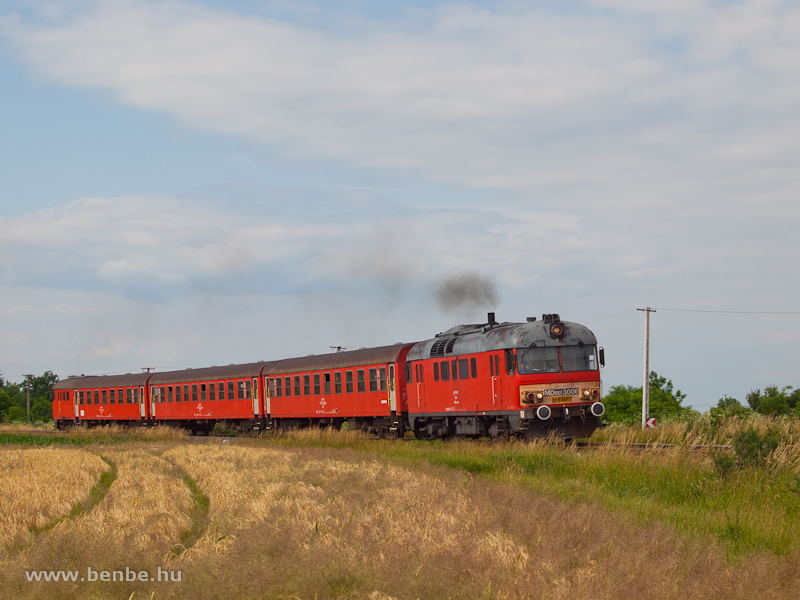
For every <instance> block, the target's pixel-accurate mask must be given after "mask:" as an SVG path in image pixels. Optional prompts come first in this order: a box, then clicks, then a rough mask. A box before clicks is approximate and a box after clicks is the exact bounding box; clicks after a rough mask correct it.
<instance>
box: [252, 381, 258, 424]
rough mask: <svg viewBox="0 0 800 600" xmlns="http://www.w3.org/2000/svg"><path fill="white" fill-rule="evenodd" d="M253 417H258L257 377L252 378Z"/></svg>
mask: <svg viewBox="0 0 800 600" xmlns="http://www.w3.org/2000/svg"><path fill="white" fill-rule="evenodd" d="M253 416H256V417H257V416H258V377H253Z"/></svg>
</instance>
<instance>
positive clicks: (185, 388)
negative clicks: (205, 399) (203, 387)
mask: <svg viewBox="0 0 800 600" xmlns="http://www.w3.org/2000/svg"><path fill="white" fill-rule="evenodd" d="M183 401H184V402H189V384H188V383H187V384H186V385H185V386H183Z"/></svg>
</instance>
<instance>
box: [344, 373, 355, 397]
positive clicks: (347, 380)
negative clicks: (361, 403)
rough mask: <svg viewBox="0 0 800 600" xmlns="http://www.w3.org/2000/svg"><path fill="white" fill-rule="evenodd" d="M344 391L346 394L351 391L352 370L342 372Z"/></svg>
mask: <svg viewBox="0 0 800 600" xmlns="http://www.w3.org/2000/svg"><path fill="white" fill-rule="evenodd" d="M344 391H345V392H347V393H348V394H352V393H353V372H352V371H345V372H344Z"/></svg>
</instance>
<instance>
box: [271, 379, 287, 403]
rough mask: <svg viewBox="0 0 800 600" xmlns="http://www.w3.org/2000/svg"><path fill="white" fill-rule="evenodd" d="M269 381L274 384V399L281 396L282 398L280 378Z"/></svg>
mask: <svg viewBox="0 0 800 600" xmlns="http://www.w3.org/2000/svg"><path fill="white" fill-rule="evenodd" d="M271 381H274V382H275V397H276V398H280V397H281V396H283V386H282V385H281V378H280V377H276V378H275V379H273V380H271ZM286 391H287V392H288V391H289V390H286Z"/></svg>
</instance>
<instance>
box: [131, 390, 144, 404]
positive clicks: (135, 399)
mask: <svg viewBox="0 0 800 600" xmlns="http://www.w3.org/2000/svg"><path fill="white" fill-rule="evenodd" d="M143 395H144V394H143ZM142 402H144V398H142ZM133 403H134V404H139V388H133Z"/></svg>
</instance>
